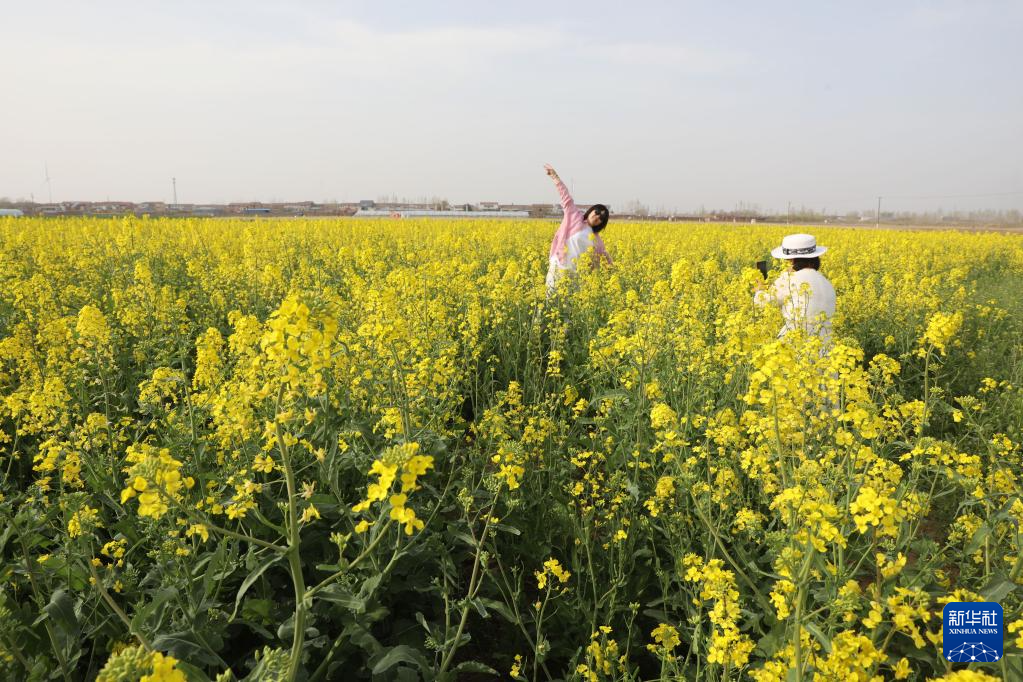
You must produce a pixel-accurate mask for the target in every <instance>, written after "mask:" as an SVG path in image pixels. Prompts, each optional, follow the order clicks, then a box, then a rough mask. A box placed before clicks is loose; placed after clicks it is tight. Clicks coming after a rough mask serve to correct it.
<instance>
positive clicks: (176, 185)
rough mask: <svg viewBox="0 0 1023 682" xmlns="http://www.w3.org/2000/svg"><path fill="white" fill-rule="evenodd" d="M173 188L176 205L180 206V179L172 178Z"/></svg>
mask: <svg viewBox="0 0 1023 682" xmlns="http://www.w3.org/2000/svg"><path fill="white" fill-rule="evenodd" d="M171 187H173V188H174V205H175V206H177V205H178V179H177V178H171Z"/></svg>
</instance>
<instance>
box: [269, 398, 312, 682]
mask: <svg viewBox="0 0 1023 682" xmlns="http://www.w3.org/2000/svg"><path fill="white" fill-rule="evenodd" d="M283 390H284V389H283V386H282V387H281V391H282V392H283ZM279 401H280V394H278V408H277V409H276V410H275V414H274V433H275V434H276V436H277V447H278V448H279V449H280V451H281V462H282V463H283V466H284V480H285V483H286V484H287V486H288V526H287V530H288V549H287V555H288V566H289V568H290V571H291V580H292V582H293V583H294V585H295V624H294V625H295V630H294V635H293V638H292V642H291V662H290V664H289V665H288V678H287V679H289V680H292V681H294V680H296V679H297V678H298V669H299V667H300V666H301V663H302V644H303V643H304V641H305V618H306V590H305V579H304V578H303V576H302V555H301V545H300V541H299V533H298V510H297V508H296V506H295V498H296V496H297V495H296V491H295V471H294V468H293V467H292V466H291V457H290V454H289V452H288V447H287V445H286V444H285V443H284V436H283V434H282V433H281V423H280V421H279V420H278V419H277V413H279V411H280V410H279V407H280V402H279Z"/></svg>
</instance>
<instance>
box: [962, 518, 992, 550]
mask: <svg viewBox="0 0 1023 682" xmlns="http://www.w3.org/2000/svg"><path fill="white" fill-rule="evenodd" d="M990 534H991V526H989V525H987V524H986V523H982V524H980V528H978V529H977V530H976V531H975V532H974V533H973V537H972V538H971V539H970V543H969V544H968V545H966V550H965V552H966V554H973V553H974V552H976V551H977V550H978V549H980V546H981V545H983V544H984V541H985V540H986V539H987V536H988V535H990Z"/></svg>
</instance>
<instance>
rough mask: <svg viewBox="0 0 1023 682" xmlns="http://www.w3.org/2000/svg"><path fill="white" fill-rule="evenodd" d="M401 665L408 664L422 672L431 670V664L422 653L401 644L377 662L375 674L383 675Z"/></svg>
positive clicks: (374, 668)
mask: <svg viewBox="0 0 1023 682" xmlns="http://www.w3.org/2000/svg"><path fill="white" fill-rule="evenodd" d="M399 663H407V664H409V665H412V666H415V667H416V668H417V669H418V670H419V671H420V672H426V671H427V670H430V669H431V666H430V664H429V663H427V662H426V659H425V658H424V657H423V654H422V652H420V651H419V650H417V649H413V648H412V647H410V646H407V645H405V644H399V645H398V646H396V647H393V648H391V649H389V650H388V651H387V653H386V654H384V656H383V657H382V658H381V659H380V660H378V661H377V662H376V664H375V665H374V666H373V674H374V675H382V674H383V673H385V672H387V671H388V670H390V669H391V668H393V667H394V666H396V665H398V664H399Z"/></svg>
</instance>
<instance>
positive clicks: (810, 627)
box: [803, 623, 831, 654]
mask: <svg viewBox="0 0 1023 682" xmlns="http://www.w3.org/2000/svg"><path fill="white" fill-rule="evenodd" d="M803 627H804V628H806V630H807V632H809V633H810V634H811V635H813V636H814V637H816V638H817V641H818V642H820V643H821V645H822V646H823V647H824V653H827V654H830V653H831V638H830V637H828V636H827V635H825V634H824V632H823V631H822V630H821V629H820V627H818V626H817V624H816V623H803Z"/></svg>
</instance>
